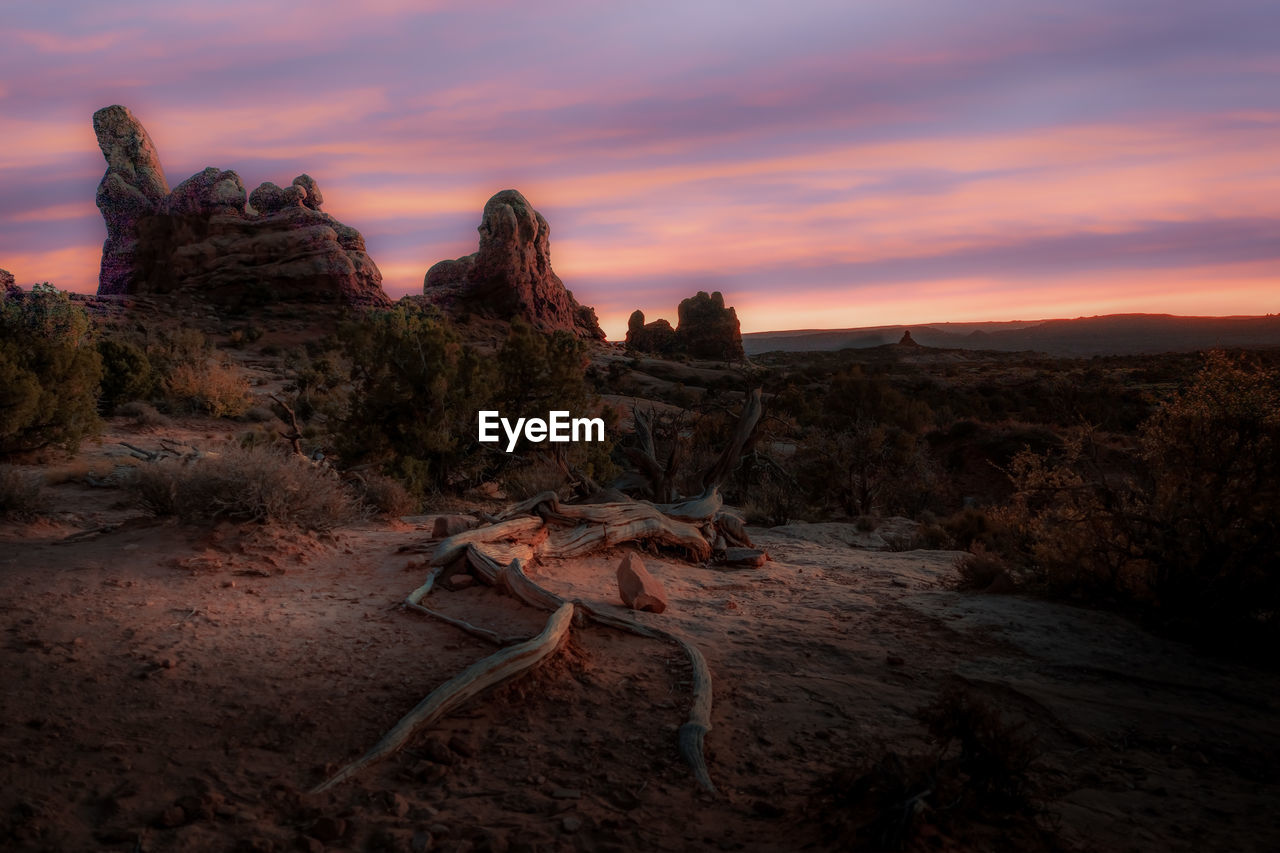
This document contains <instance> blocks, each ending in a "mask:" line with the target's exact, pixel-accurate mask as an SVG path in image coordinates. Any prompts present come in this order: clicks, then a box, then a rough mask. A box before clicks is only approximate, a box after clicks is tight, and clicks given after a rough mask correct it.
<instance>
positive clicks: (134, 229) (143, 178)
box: [93, 105, 390, 305]
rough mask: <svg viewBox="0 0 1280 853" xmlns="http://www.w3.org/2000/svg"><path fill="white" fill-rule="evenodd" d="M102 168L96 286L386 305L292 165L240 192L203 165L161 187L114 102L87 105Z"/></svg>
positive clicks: (147, 140) (132, 125)
mask: <svg viewBox="0 0 1280 853" xmlns="http://www.w3.org/2000/svg"><path fill="white" fill-rule="evenodd" d="M93 129H94V132H95V133H96V134H97V137H98V146H99V147H100V148H101V149H102V155H103V156H104V157H105V158H106V160H107V171H106V174H105V175H103V176H102V182H101V183H100V184H99V185H98V197H97V202H98V209H99V210H101V211H102V218H103V219H104V220H105V221H106V224H107V240H106V242H105V243H104V244H103V246H102V268H101V272H100V274H99V278H98V294H99V295H116V294H125V295H134V294H149V293H170V292H176V291H182V292H187V293H193V294H197V295H201V296H204V297H206V298H208V299H209V300H210V301H213V302H217V303H220V304H233V305H244V304H256V303H263V302H281V301H284V302H293V301H296V302H335V303H346V304H352V305H387V304H390V300H389V299H388V298H387V295H386V293H384V292H383V290H382V273H381V272H380V271H379V270H378V267H377V265H376V264H375V263H374V262H373V259H372V258H370V257H369V255H368V254H367V253H366V251H365V245H364V238H363V237H362V236H361V235H360V232H359V231H357V230H356V229H354V228H350V227H348V226H346V225H343V224H342V223H341V222H339V221H338V220H336V219H334V218H333V217H332V216H330V215H329V214H327V213H324V212H323V211H321V210H320V205H321V204H322V203H323V201H324V197H323V196H322V195H321V193H320V188H319V186H318V185H317V184H316V182H315V180H314V179H313V178H312V177H311V176H309V175H299V176H298V177H296V178H294V179H293V183H292V184H290V185H289V186H287V187H283V188H282V187H278V186H276V185H275V184H272V183H264V184H262V186H260V187H258V188H257V189H255V190H254V191H253V192H252V193H250V194H248V197H247V198H246V194H245V188H244V184H243V183H242V182H241V180H240V176H239V175H237V174H236V173H235V172H231V171H222V170H219V169H215V168H212V167H210V168H208V169H205V170H204V171H202V172H197V173H196V174H194V175H192V176H191V177H190V178H187V179H186V180H185V181H183V182H182V183H180V184H178V186H176V187H174V188H173V190H172V192H171V191H170V190H169V184H168V181H167V180H166V179H165V174H164V169H163V168H162V167H161V165H160V157H159V155H158V154H157V153H156V148H155V144H154V143H152V141H151V137H150V136H149V135H148V134H147V131H146V129H145V128H143V126H142V124H141V123H139V121H138V120H137V119H136V118H134V116H133V114H132V113H130V112H129V110H128V109H126V108H125V107H122V106H118V105H117V106H110V107H104V108H103V109H100V110H98V111H97V112H96V113H94V114H93Z"/></svg>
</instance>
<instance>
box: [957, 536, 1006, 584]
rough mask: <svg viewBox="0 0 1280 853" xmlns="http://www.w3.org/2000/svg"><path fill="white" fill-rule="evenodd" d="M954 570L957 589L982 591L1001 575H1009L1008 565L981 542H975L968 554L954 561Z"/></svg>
mask: <svg viewBox="0 0 1280 853" xmlns="http://www.w3.org/2000/svg"><path fill="white" fill-rule="evenodd" d="M955 569H956V575H957V578H956V587H957V588H958V589H968V590H984V589H989V588H990V587H991V585H992V584H993V583H995V582H996V579H997V578H999V577H1000V576H1001V575H1008V574H1009V563H1008V561H1006V560H1005V558H1004V557H1002V556H1000V554H998V553H996V552H995V551H988V550H987V548H986V546H985V545H983V544H982V543H981V542H975V543H973V544H972V545H971V546H969V553H967V554H965V555H964V556H963V557H960V558H959V559H957V560H956V563H955Z"/></svg>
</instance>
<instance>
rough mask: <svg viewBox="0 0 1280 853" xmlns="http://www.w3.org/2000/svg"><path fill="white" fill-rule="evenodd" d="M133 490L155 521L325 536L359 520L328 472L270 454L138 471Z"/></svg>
mask: <svg viewBox="0 0 1280 853" xmlns="http://www.w3.org/2000/svg"><path fill="white" fill-rule="evenodd" d="M133 489H134V490H135V493H136V495H137V498H138V501H139V502H140V503H141V504H142V506H143V507H144V508H145V509H146V510H148V511H149V512H151V513H152V514H154V515H157V516H175V517H177V518H179V519H181V520H183V521H197V520H206V519H223V518H225V519H231V520H236V521H256V522H273V523H277V524H283V525H289V526H293V527H299V528H303V529H307V530H317V531H326V530H331V529H333V528H335V527H340V526H342V525H344V524H349V523H351V522H353V521H355V520H357V519H358V518H359V517H360V510H359V502H358V501H357V500H356V499H355V498H354V497H353V496H352V495H351V494H350V493H349V492H348V491H347V489H346V488H345V487H344V485H343V483H342V481H341V480H340V479H339V478H338V476H337V474H335V473H334V472H333V471H332V470H330V469H327V468H322V467H319V466H317V465H315V464H313V463H311V462H310V461H308V460H306V459H303V458H302V457H300V456H298V455H297V454H293V453H287V452H283V451H279V450H273V449H270V448H258V447H255V448H250V449H242V448H238V447H233V448H229V449H227V450H226V451H223V452H222V453H220V454H218V455H213V454H209V455H207V456H205V457H203V458H200V459H196V460H178V459H168V460H164V461H162V462H157V463H154V464H150V465H146V466H143V467H141V468H140V469H139V470H138V474H137V476H136V478H135V479H134V482H133Z"/></svg>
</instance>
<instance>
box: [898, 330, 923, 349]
mask: <svg viewBox="0 0 1280 853" xmlns="http://www.w3.org/2000/svg"><path fill="white" fill-rule="evenodd" d="M898 346H900V347H918V346H920V345H919V344H918V343H916V339H915V338H913V337H911V330H910V329H906V330H904V331H903V333H902V338H901V339H899V341H898Z"/></svg>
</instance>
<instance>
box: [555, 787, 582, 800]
mask: <svg viewBox="0 0 1280 853" xmlns="http://www.w3.org/2000/svg"><path fill="white" fill-rule="evenodd" d="M581 796H582V792H581V791H575V790H574V789H573V788H555V789H553V790H552V791H551V797H552V799H556V800H576V799H579V798H580V797H581Z"/></svg>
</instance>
